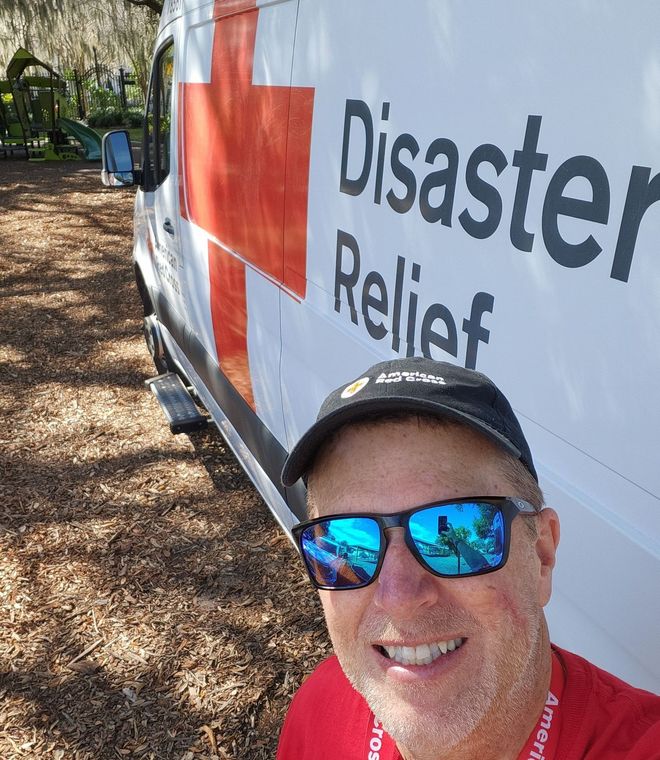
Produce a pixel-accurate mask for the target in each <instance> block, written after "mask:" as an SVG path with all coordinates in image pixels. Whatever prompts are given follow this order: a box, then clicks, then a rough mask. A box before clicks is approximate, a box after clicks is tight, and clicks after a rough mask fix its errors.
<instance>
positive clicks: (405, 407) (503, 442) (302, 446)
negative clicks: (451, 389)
mask: <svg viewBox="0 0 660 760" xmlns="http://www.w3.org/2000/svg"><path fill="white" fill-rule="evenodd" d="M392 412H411V413H415V412H420V413H423V414H427V415H431V416H433V417H440V418H446V419H452V420H455V421H457V422H463V423H465V424H466V425H469V426H470V427H472V428H473V429H474V430H476V431H477V432H479V433H482V434H483V435H485V436H486V437H487V438H489V439H490V440H491V441H493V442H494V443H496V444H498V445H499V446H501V447H502V448H503V449H505V450H506V451H508V452H509V453H510V454H512V455H513V456H514V457H516V459H519V458H520V456H521V452H520V450H519V449H518V448H517V447H516V446H514V445H513V444H512V443H511V441H509V440H508V439H507V438H506V437H505V436H503V435H502V434H501V433H498V432H497V430H494V429H493V428H491V427H489V426H488V425H487V424H486V423H485V422H484V421H483V420H480V419H477V418H476V417H472V416H471V415H469V414H465V413H464V412H461V411H458V410H457V409H453V408H452V407H448V406H445V405H444V404H439V403H438V402H436V401H424V400H423V399H413V398H410V397H408V396H387V397H385V398H382V397H381V398H372V399H365V400H364V401H354V402H353V403H352V404H350V405H348V406H345V407H343V408H341V409H337V410H336V411H334V412H330V413H329V414H327V415H325V416H324V417H322V418H321V419H320V420H317V422H315V423H314V424H313V425H312V426H311V427H310V428H309V430H307V432H306V433H304V434H303V436H302V437H301V438H300V440H299V441H298V442H297V443H296V445H295V446H294V447H293V449H292V450H291V453H290V454H289V456H288V457H287V459H286V461H285V463H284V467H283V468H282V484H283V485H285V486H292V485H293V484H294V483H295V482H296V481H297V480H298V478H300V477H302V476H303V475H304V474H305V473H306V472H307V471H308V470H309V468H310V467H311V465H312V463H313V461H314V458H315V457H316V454H317V453H318V450H319V448H320V447H321V446H322V445H323V443H324V442H325V441H326V440H327V438H328V437H329V436H330V435H331V434H332V433H334V432H335V430H338V429H339V428H340V427H341V426H342V425H345V424H346V423H348V422H357V421H358V420H363V419H365V418H367V417H377V416H379V415H382V414H387V413H392Z"/></svg>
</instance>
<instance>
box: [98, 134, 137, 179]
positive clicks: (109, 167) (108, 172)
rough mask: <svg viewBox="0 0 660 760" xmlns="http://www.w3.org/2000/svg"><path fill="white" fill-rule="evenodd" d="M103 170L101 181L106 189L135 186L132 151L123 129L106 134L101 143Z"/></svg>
mask: <svg viewBox="0 0 660 760" xmlns="http://www.w3.org/2000/svg"><path fill="white" fill-rule="evenodd" d="M101 156H102V160H103V170H102V171H101V181H102V182H103V184H104V185H107V186H108V187H129V186H130V185H134V184H135V179H136V177H135V174H136V172H135V169H134V168H133V149H132V148H131V142H130V140H129V139H128V132H127V131H126V130H125V129H115V130H113V131H112V132H106V133H105V134H104V135H103V140H102V142H101Z"/></svg>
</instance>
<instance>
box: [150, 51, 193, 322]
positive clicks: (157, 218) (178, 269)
mask: <svg viewBox="0 0 660 760" xmlns="http://www.w3.org/2000/svg"><path fill="white" fill-rule="evenodd" d="M174 88H175V44H174V39H173V38H172V37H170V38H169V39H167V40H166V41H165V42H164V43H163V44H162V45H161V46H160V47H159V49H158V51H157V53H156V56H155V58H154V64H153V68H152V76H151V84H150V87H149V96H148V100H147V113H146V125H145V140H144V145H143V171H144V177H143V189H144V213H145V215H146V221H147V230H148V242H147V245H148V247H149V252H150V254H151V255H152V257H153V270H154V276H155V279H156V289H157V290H158V292H159V297H158V298H157V303H156V304H154V305H155V306H156V310H157V312H158V313H159V316H160V317H161V319H162V320H163V321H164V323H165V324H167V322H168V320H167V318H166V317H165V314H164V313H163V312H164V311H167V310H169V309H173V310H174V311H176V312H178V313H179V314H180V315H181V316H183V315H185V308H184V304H183V288H182V279H183V267H184V261H183V257H182V255H181V245H180V241H179V222H178V208H177V205H178V196H177V185H176V172H177V168H176V150H174V149H173V146H175V145H176V134H175V127H176V102H175V98H174V97H173V94H174Z"/></svg>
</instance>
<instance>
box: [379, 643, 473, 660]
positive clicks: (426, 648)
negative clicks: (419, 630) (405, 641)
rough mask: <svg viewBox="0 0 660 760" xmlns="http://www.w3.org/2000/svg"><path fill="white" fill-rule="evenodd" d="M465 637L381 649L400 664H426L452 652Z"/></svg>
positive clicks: (460, 644)
mask: <svg viewBox="0 0 660 760" xmlns="http://www.w3.org/2000/svg"><path fill="white" fill-rule="evenodd" d="M464 641H465V639H450V640H449V641H438V642H437V643H435V644H420V645H419V646H416V647H388V646H383V647H382V649H383V650H384V651H385V652H387V656H388V657H389V658H390V659H391V660H395V661H396V662H398V663H400V664H401V665H428V664H429V663H431V662H433V660H437V659H438V657H440V656H441V655H443V654H447V652H453V651H454V649H458V648H459V647H460V646H462V645H463V642H464Z"/></svg>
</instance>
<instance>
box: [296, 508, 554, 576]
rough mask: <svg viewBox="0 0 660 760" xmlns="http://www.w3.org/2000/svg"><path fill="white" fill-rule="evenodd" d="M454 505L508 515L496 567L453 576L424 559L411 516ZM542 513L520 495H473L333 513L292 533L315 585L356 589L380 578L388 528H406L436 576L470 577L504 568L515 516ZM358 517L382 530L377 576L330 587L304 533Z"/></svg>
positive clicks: (408, 537) (300, 525) (411, 547)
mask: <svg viewBox="0 0 660 760" xmlns="http://www.w3.org/2000/svg"><path fill="white" fill-rule="evenodd" d="M453 504H486V505H488V506H492V507H497V508H498V509H500V511H501V513H502V516H503V518H504V545H503V547H502V559H501V561H500V562H499V563H498V564H497V565H496V566H495V567H487V568H483V569H481V570H471V571H470V572H467V573H461V574H460V575H456V574H452V575H450V574H447V573H441V572H438V571H436V570H433V569H431V567H429V566H428V565H427V564H426V562H424V560H423V559H422V557H421V554H420V553H419V551H418V549H417V547H416V546H415V542H414V540H413V537H412V535H411V533H410V528H409V522H410V518H411V517H412V516H413V515H414V514H416V513H417V512H421V511H422V510H424V509H429V508H431V507H445V506H450V505H453ZM539 512H540V510H538V509H537V508H536V507H534V506H533V505H532V504H530V503H529V502H528V501H525V500H524V499H520V498H518V497H517V496H470V497H465V498H462V499H446V500H444V501H431V502H428V503H427V504H420V505H419V506H417V507H412V508H411V509H406V510H403V511H402V512H393V513H391V514H379V513H374V512H342V513H336V514H332V515H324V516H323V517H316V518H314V519H313V520H305V521H304V522H301V523H298V524H297V525H295V526H294V527H293V528H292V530H291V532H292V533H293V536H294V538H295V542H296V548H297V549H298V552H299V553H300V555H301V557H302V559H303V562H304V565H305V570H306V571H307V575H308V576H309V579H310V580H311V582H312V584H313V585H314V586H315V587H316V588H317V589H320V590H322V591H355V590H356V589H360V588H365V586H369V585H370V584H372V583H373V582H374V581H375V580H376V578H378V575H379V574H380V570H381V567H382V565H383V562H384V560H385V553H386V552H387V546H388V539H387V533H386V532H385V531H387V530H390V529H391V528H403V530H404V540H405V542H406V546H407V547H408V549H409V550H410V553H411V554H412V556H413V557H414V558H415V559H416V560H417V562H418V563H419V564H420V565H421V566H422V567H423V568H424V570H426V571H427V572H429V573H431V575H435V576H436V577H438V578H470V577H472V576H475V575H486V574H487V573H493V572H495V571H496V570H500V569H501V568H502V567H504V565H505V564H506V562H507V560H508V559H509V546H510V544H511V524H512V523H513V520H514V518H516V517H517V516H518V515H520V516H521V517H534V516H536V515H538V514H539ZM355 517H368V518H371V519H372V520H374V521H375V522H376V524H377V525H378V530H379V533H380V546H379V550H378V563H377V565H376V569H375V570H374V574H373V576H372V577H371V578H370V579H369V580H367V581H364V582H363V583H358V584H355V585H353V586H328V585H323V584H320V583H318V581H317V580H316V579H315V578H314V576H313V572H312V570H311V569H310V565H309V564H308V561H307V557H306V555H305V552H304V551H303V548H302V535H303V533H304V532H305V530H307V528H310V527H313V526H314V525H318V524H320V523H324V522H328V521H329V520H333V519H337V518H355Z"/></svg>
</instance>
